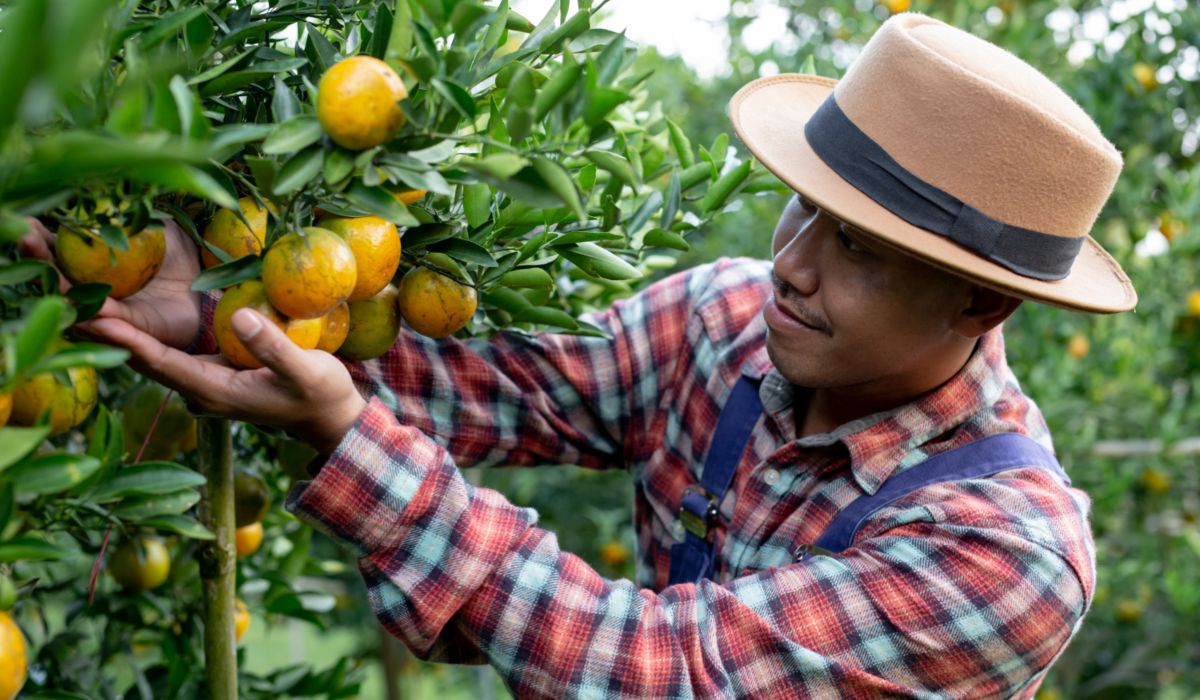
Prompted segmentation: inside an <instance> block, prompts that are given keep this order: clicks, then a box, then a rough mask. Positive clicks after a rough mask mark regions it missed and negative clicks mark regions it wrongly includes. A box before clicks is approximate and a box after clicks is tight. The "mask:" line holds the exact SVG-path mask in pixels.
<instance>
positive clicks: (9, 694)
mask: <svg viewBox="0 0 1200 700" xmlns="http://www.w3.org/2000/svg"><path fill="white" fill-rule="evenodd" d="M27 670H28V659H27V658H26V651H25V636H24V635H22V634H21V628H20V627H17V623H16V622H15V621H14V620H13V619H12V616H11V615H9V614H8V613H6V612H0V700H12V699H13V698H15V697H17V693H19V692H20V691H21V686H23V685H25V675H26V671H27Z"/></svg>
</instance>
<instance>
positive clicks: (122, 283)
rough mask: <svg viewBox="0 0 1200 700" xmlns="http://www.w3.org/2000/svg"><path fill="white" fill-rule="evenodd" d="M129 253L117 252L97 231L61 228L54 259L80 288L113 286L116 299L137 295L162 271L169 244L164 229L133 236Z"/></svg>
mask: <svg viewBox="0 0 1200 700" xmlns="http://www.w3.org/2000/svg"><path fill="white" fill-rule="evenodd" d="M126 234H127V235H128V237H129V249H128V250H117V249H116V248H110V247H108V245H106V244H105V243H104V241H103V240H102V239H101V238H100V236H99V235H98V234H96V233H95V232H93V231H82V232H81V231H76V230H73V229H69V228H67V227H66V226H59V227H58V238H57V239H56V240H55V244H54V257H55V259H56V260H57V261H58V268H59V269H60V270H62V273H63V274H64V275H66V276H67V279H69V280H71V281H72V282H74V283H76V284H80V283H83V282H102V283H104V284H108V285H111V286H112V291H111V292H110V293H109V296H111V297H112V298H114V299H123V298H125V297H127V296H130V295H133V294H136V293H137V292H138V291H140V290H141V288H142V287H145V286H146V283H147V282H149V281H150V278H151V277H154V275H155V274H156V273H157V272H158V268H160V267H162V262H163V257H164V256H165V255H166V253H167V240H166V238H164V237H163V230H162V227H161V226H147V227H146V228H144V229H142V230H141V231H137V232H135V233H129V232H128V231H126Z"/></svg>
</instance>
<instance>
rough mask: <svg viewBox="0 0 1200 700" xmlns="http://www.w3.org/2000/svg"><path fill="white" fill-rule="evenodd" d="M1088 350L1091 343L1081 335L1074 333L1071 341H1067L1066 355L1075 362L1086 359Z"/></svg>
mask: <svg viewBox="0 0 1200 700" xmlns="http://www.w3.org/2000/svg"><path fill="white" fill-rule="evenodd" d="M1090 349H1091V343H1089V342H1088V339H1087V336H1086V335H1084V334H1082V333H1076V334H1075V335H1073V336H1071V340H1069V341H1067V354H1068V355H1070V356H1071V357H1074V358H1075V359H1076V360H1082V359H1083V358H1084V357H1086V356H1087V354H1088V350H1090Z"/></svg>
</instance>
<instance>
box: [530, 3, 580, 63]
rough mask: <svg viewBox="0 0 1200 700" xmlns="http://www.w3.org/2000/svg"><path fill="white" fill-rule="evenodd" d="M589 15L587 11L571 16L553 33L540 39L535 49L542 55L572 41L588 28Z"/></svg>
mask: <svg viewBox="0 0 1200 700" xmlns="http://www.w3.org/2000/svg"><path fill="white" fill-rule="evenodd" d="M590 21H591V13H590V12H588V11H587V10H581V11H579V12H576V13H575V14H574V15H572V16H571V18H570V19H568V20H567V21H566V22H564V23H563V24H562V25H560V26H559V27H557V28H556V29H554V31H552V32H550V33H549V34H546V35H544V36H543V37H542V39H541V41H539V42H538V43H537V48H538V50H539V51H541V52H542V53H547V52H552V51H555V50H557V49H558V46H559V44H561V43H562V42H563V41H564V40H567V39H573V38H575V37H576V36H578V35H579V34H581V33H583V31H584V30H586V29H587V28H588V26H590Z"/></svg>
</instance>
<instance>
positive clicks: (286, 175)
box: [230, 145, 325, 209]
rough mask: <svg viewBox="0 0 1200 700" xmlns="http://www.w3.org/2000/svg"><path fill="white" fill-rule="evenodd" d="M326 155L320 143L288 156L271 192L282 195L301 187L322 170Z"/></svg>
mask: <svg viewBox="0 0 1200 700" xmlns="http://www.w3.org/2000/svg"><path fill="white" fill-rule="evenodd" d="M324 157H325V151H324V149H322V148H321V147H320V146H319V145H318V146H310V147H308V148H306V149H304V150H303V151H300V152H299V153H297V154H296V155H294V156H292V157H291V158H288V160H287V162H285V163H284V164H283V167H281V168H280V169H279V175H277V176H276V177H275V183H274V185H273V186H272V187H271V192H272V193H274V194H276V195H279V196H281V197H282V196H284V195H289V194H291V193H293V192H295V191H296V190H298V189H301V188H302V187H304V186H305V185H307V184H308V183H309V182H310V181H311V180H312V179H313V178H314V177H316V176H317V175H318V174H319V173H320V172H321V165H322V161H323V160H324ZM234 206H235V207H236V206H237V205H236V204H235V205H234ZM230 208H231V209H232V208H233V207H230Z"/></svg>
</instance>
